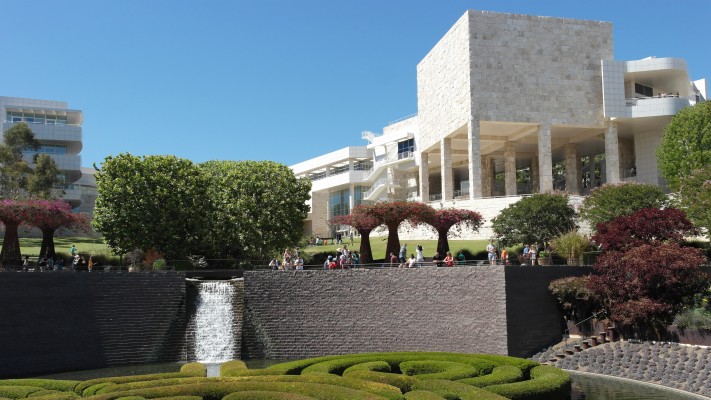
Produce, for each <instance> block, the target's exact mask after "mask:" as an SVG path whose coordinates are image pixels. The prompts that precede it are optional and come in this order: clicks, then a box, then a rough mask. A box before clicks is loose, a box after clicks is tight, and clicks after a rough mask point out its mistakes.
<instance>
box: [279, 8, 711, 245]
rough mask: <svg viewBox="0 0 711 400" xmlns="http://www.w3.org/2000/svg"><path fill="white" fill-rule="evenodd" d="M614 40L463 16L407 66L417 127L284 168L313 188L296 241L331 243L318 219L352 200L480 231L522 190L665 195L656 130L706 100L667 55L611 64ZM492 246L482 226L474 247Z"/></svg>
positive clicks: (600, 32)
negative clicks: (408, 205)
mask: <svg viewBox="0 0 711 400" xmlns="http://www.w3.org/2000/svg"><path fill="white" fill-rule="evenodd" d="M612 43H613V42H612V25H611V24H610V23H608V22H597V21H584V20H574V19H565V18H550V17H537V16H529V15H516V14H504V13H493V12H481V11H471V10H470V11H467V12H466V13H464V15H463V16H462V17H461V18H460V19H459V20H458V21H457V22H456V23H455V24H454V26H452V27H451V28H450V30H449V31H448V32H447V33H446V34H445V35H444V37H442V39H441V40H440V41H439V42H438V43H437V44H436V45H435V46H434V48H433V49H432V50H431V51H430V52H429V53H428V54H427V55H426V56H425V57H424V58H423V59H422V61H420V63H419V64H418V66H417V89H418V90H417V92H418V94H417V96H418V110H417V111H418V112H417V114H416V115H415V116H411V117H409V118H406V119H404V120H401V121H398V122H395V123H392V124H390V125H388V126H387V127H385V129H384V131H383V134H382V135H376V134H373V133H370V132H364V133H363V139H366V140H367V141H368V144H367V146H363V147H349V148H346V149H342V150H338V151H335V152H333V153H329V154H326V155H324V156H321V157H317V158H314V159H311V160H308V161H304V162H302V163H299V164H296V165H294V166H292V169H293V170H294V172H295V174H296V175H297V176H304V177H306V176H308V177H310V178H311V179H312V181H313V188H312V199H311V213H310V214H309V217H308V219H307V221H306V225H305V234H307V235H321V236H330V235H332V234H333V231H332V228H329V226H328V224H327V220H328V219H330V218H331V217H333V216H334V215H338V214H343V213H348V212H349V210H350V209H351V208H352V207H354V206H355V205H357V204H360V203H361V202H363V201H380V200H387V199H413V200H418V201H425V202H430V203H432V205H433V206H436V207H445V208H447V207H458V208H469V209H474V210H476V211H479V212H481V213H482V214H483V215H484V217H485V218H486V219H487V221H488V220H490V219H491V218H493V217H494V216H495V215H496V214H497V213H498V212H499V211H500V210H501V209H503V208H504V207H506V206H507V205H509V204H511V203H513V202H515V201H517V200H518V199H519V198H520V196H522V195H526V194H531V193H537V192H549V191H552V190H565V191H567V192H568V193H570V194H571V195H574V196H576V195H577V196H580V195H585V194H586V193H588V192H589V191H590V190H591V189H592V188H594V187H596V186H599V185H601V184H603V183H615V182H621V181H627V180H629V181H637V182H645V183H651V184H655V185H660V186H664V185H665V183H664V182H663V180H662V179H661V178H660V177H659V173H658V170H657V161H656V156H655V151H656V148H657V147H658V145H659V143H660V140H661V137H662V133H663V130H664V127H665V126H666V125H667V124H668V122H669V121H670V120H671V117H672V116H673V115H674V114H676V113H677V112H678V111H679V110H680V109H681V108H683V107H686V106H689V105H693V104H695V103H697V102H700V101H706V99H707V93H708V92H707V84H706V80H705V79H700V80H696V81H691V80H690V78H689V76H688V71H687V66H686V62H685V61H684V60H682V59H678V58H655V57H649V58H645V59H643V60H635V61H617V60H614V58H613V45H612ZM575 199H576V198H575V197H574V200H573V201H576V200H575ZM577 199H578V200H579V198H577ZM490 236H491V231H490V229H488V225H485V227H484V229H482V230H481V231H480V233H479V234H478V235H477V236H475V237H480V238H486V237H490Z"/></svg>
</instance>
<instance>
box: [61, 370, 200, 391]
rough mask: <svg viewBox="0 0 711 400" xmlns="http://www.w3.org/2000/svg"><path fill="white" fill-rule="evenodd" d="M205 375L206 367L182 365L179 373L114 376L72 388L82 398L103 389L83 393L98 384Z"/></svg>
mask: <svg viewBox="0 0 711 400" xmlns="http://www.w3.org/2000/svg"><path fill="white" fill-rule="evenodd" d="M206 375H207V367H206V366H205V365H204V364H201V363H188V364H185V365H183V366H182V367H181V368H180V372H166V373H162V374H145V375H131V376H115V377H109V378H97V379H90V380H88V381H84V382H81V383H79V384H77V385H76V387H75V388H74V392H76V393H79V394H83V395H84V396H91V395H92V394H94V393H96V391H97V390H99V389H101V388H103V387H105V385H103V386H101V387H98V388H92V389H91V390H89V391H87V392H86V393H85V390H86V389H88V388H90V387H92V386H94V385H100V384H106V383H116V384H120V383H129V382H141V381H155V380H160V379H171V378H185V377H191V376H198V377H199V376H206Z"/></svg>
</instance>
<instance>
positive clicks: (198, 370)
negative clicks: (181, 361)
mask: <svg viewBox="0 0 711 400" xmlns="http://www.w3.org/2000/svg"><path fill="white" fill-rule="evenodd" d="M180 373H181V374H183V375H187V376H207V365H205V364H202V363H199V362H191V363H187V364H185V365H183V366H182V367H180Z"/></svg>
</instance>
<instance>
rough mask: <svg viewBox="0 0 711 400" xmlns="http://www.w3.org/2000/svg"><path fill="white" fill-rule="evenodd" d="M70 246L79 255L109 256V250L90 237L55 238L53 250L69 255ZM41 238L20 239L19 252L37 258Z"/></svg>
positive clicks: (99, 240) (99, 241)
mask: <svg viewBox="0 0 711 400" xmlns="http://www.w3.org/2000/svg"><path fill="white" fill-rule="evenodd" d="M72 245H75V246H76V247H77V250H78V251H79V254H82V255H83V254H87V255H104V256H110V255H111V250H109V248H108V247H106V245H105V244H104V242H103V241H102V240H101V239H100V238H98V239H95V238H90V237H68V238H65V237H55V238H54V249H55V251H56V252H58V253H63V254H65V255H68V254H69V249H71V247H72ZM41 247H42V238H20V251H21V252H22V254H23V255H24V254H26V255H29V256H32V257H34V256H39V255H40V249H41Z"/></svg>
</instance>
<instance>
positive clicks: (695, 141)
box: [657, 101, 711, 191]
mask: <svg viewBox="0 0 711 400" xmlns="http://www.w3.org/2000/svg"><path fill="white" fill-rule="evenodd" d="M657 159H658V161H659V172H660V173H661V175H662V176H663V177H664V179H666V180H667V182H668V183H669V188H671V189H672V190H674V191H676V190H678V189H679V185H680V183H681V182H680V181H681V178H682V177H684V176H688V175H690V174H691V172H692V171H694V170H697V169H701V168H709V167H710V166H711V102H709V101H707V102H703V103H699V104H696V105H694V106H692V107H686V108H684V109H682V110H681V111H679V112H678V113H677V114H676V115H674V117H673V118H672V120H671V122H670V123H669V125H667V127H666V129H665V130H664V136H662V142H661V144H660V146H659V148H658V149H657Z"/></svg>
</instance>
